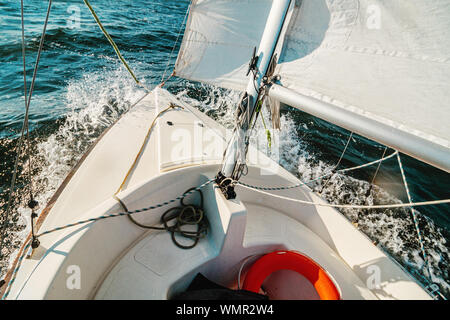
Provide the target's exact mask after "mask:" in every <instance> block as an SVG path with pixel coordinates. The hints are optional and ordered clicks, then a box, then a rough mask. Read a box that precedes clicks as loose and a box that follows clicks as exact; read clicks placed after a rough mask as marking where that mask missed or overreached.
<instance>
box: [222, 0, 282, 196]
mask: <svg viewBox="0 0 450 320" xmlns="http://www.w3.org/2000/svg"><path fill="white" fill-rule="evenodd" d="M290 5H291V0H274V1H273V4H272V7H271V9H270V13H269V16H268V18H267V22H266V26H265V29H264V33H263V35H262V37H261V41H260V44H259V48H258V50H256V48H255V49H254V50H253V54H252V57H251V59H250V62H249V67H248V70H247V76H249V82H248V84H247V89H246V91H245V92H244V94H243V95H242V97H241V100H240V102H239V104H238V107H237V111H236V126H235V129H234V132H233V135H232V137H231V140H230V141H229V143H228V146H227V149H226V150H225V153H224V160H223V164H222V168H221V171H220V172H219V173H218V174H217V176H216V183H217V184H218V185H219V187H220V188H221V190H222V192H223V193H224V195H225V197H226V198H227V199H234V198H235V197H236V193H235V192H234V186H235V184H236V182H237V181H238V180H239V179H240V177H241V175H242V174H243V172H244V170H245V169H246V167H247V165H246V156H247V151H248V145H249V138H250V131H251V126H250V124H251V122H252V119H253V117H254V115H255V114H256V113H257V112H255V111H256V109H257V106H258V103H259V101H260V100H261V93H262V90H261V88H262V86H264V85H266V84H267V81H268V80H269V78H268V77H267V76H266V75H267V71H268V69H269V65H270V64H271V62H272V57H273V55H274V52H275V49H276V47H277V44H278V40H279V38H280V33H281V31H282V29H283V25H284V23H285V18H286V16H287V13H288V10H289V7H290ZM250 73H252V74H250ZM270 76H272V75H270Z"/></svg>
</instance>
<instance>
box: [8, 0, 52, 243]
mask: <svg viewBox="0 0 450 320" xmlns="http://www.w3.org/2000/svg"><path fill="white" fill-rule="evenodd" d="M51 6H52V0H49V1H48V7H47V14H46V17H45V21H44V26H43V30H42V35H41V40H40V42H39V48H38V52H37V57H36V62H35V66H34V70H33V78H32V80H31V86H30V91H29V92H28V99H27V96H26V95H25V116H24V120H23V124H22V130H21V134H20V138H19V142H18V145H17V147H16V159H15V161H14V169H13V176H12V179H11V186H10V190H9V198H8V204H7V206H6V212H5V217H4V219H3V226H2V232H1V235H2V237H1V240H0V248H3V244H4V240H5V231H6V225H7V222H8V219H9V215H10V213H11V204H12V198H13V195H14V191H15V183H16V179H17V171H18V164H19V157H20V153H21V151H22V145H23V140H24V136H25V130H27V132H28V130H29V126H28V115H29V110H30V103H31V98H32V96H33V89H34V84H35V81H36V75H37V70H38V66H39V61H40V57H41V53H42V49H43V46H44V39H45V32H46V29H47V25H48V19H49V16H50V10H51ZM21 16H22V54H23V58H22V59H23V63H24V82H25V88H24V90H26V75H25V35H24V34H25V31H24V22H23V16H24V14H23V1H21ZM27 135H28V139H29V134H27ZM28 142H29V140H28ZM29 151H30V149H29ZM29 161H31V155H29ZM30 167H31V165H30ZM30 178H31V176H30ZM30 182H31V181H30ZM30 190H31V187H30ZM31 201H34V199H31V200H30V202H31ZM32 209H33V208H32ZM33 214H34V212H33V213H32V218H33ZM31 223H32V224H33V219H32V222H31Z"/></svg>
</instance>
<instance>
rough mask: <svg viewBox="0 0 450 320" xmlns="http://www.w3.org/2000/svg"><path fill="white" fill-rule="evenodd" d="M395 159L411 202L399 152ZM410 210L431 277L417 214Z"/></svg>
mask: <svg viewBox="0 0 450 320" xmlns="http://www.w3.org/2000/svg"><path fill="white" fill-rule="evenodd" d="M397 160H398V166H399V168H400V172H401V175H402V179H403V185H404V186H405V191H406V195H407V197H408V202H409V203H412V198H411V194H410V192H409V187H408V182H407V180H406V176H405V171H404V170H403V164H402V160H401V158H400V154H397ZM410 212H411V217H412V219H413V222H414V227H415V229H416V233H417V239H418V241H419V245H420V250H421V251H422V256H423V260H424V262H425V266H426V267H427V269H428V273H429V276H430V279H431V276H432V274H431V266H430V264H429V261H428V256H427V254H426V251H425V245H424V243H423V239H422V233H421V232H420V228H419V222H418V221H417V216H416V212H415V209H414V208H413V207H411V208H410Z"/></svg>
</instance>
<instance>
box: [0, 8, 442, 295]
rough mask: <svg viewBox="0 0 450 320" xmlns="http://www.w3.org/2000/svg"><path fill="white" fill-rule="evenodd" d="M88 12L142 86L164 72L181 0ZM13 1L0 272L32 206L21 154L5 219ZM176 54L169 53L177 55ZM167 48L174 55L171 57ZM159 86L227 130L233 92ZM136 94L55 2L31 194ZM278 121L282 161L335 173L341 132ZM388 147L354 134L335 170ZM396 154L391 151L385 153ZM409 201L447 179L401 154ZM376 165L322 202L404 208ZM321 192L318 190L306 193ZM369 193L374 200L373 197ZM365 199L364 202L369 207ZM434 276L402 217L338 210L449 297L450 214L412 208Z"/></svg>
mask: <svg viewBox="0 0 450 320" xmlns="http://www.w3.org/2000/svg"><path fill="white" fill-rule="evenodd" d="M47 4H48V2H47V1H42V0H24V5H25V12H24V14H25V44H26V74H27V79H28V87H29V85H30V80H31V76H32V72H33V69H34V63H35V59H36V54H37V50H38V46H39V41H40V37H41V32H42V26H43V21H44V18H45V13H46V10H47ZM92 5H93V7H94V9H95V10H96V12H97V14H98V16H99V18H100V19H101V21H102V22H103V24H104V26H105V28H106V29H107V30H108V32H109V33H110V34H111V36H112V37H113V39H114V41H115V42H116V43H117V45H118V47H119V48H120V50H121V53H122V55H123V56H124V57H125V59H126V60H127V62H128V63H129V64H130V66H131V68H132V69H133V70H134V71H135V74H136V75H137V77H138V78H139V79H140V80H141V81H143V83H145V85H146V86H147V87H150V88H152V87H154V86H156V85H157V84H159V83H160V81H161V77H162V75H163V73H164V71H165V70H166V69H167V70H168V71H167V72H168V74H170V72H171V70H172V68H173V65H174V63H175V59H176V53H177V51H178V48H179V44H180V42H176V39H177V36H178V34H179V32H180V28H181V31H182V30H183V29H182V27H183V20H184V16H185V13H186V10H187V8H188V5H189V1H187V0H133V1H130V0H129V1H125V0H119V1H117V0H115V1H112V0H95V1H92ZM20 19H21V18H20V1H19V0H0V159H1V161H0V205H1V209H0V216H1V219H0V222H1V223H2V225H3V224H5V223H6V226H7V230H8V232H7V236H8V238H7V239H6V241H5V243H4V244H5V246H4V247H3V248H1V250H0V267H1V271H0V276H1V275H2V274H3V273H4V272H5V269H6V267H7V265H8V261H9V259H11V257H12V256H14V250H15V249H16V248H17V247H18V246H19V245H20V243H21V240H23V236H24V234H25V233H26V232H28V231H29V223H28V220H27V217H28V216H29V212H28V210H27V209H26V206H25V205H24V204H25V203H26V201H27V199H28V198H27V195H28V191H29V188H30V187H29V186H30V185H29V183H28V181H27V177H28V176H27V174H28V172H29V168H28V167H27V166H26V165H24V164H25V163H26V160H27V155H26V153H25V152H22V154H21V158H20V159H21V161H20V165H19V176H18V185H17V191H16V192H15V195H14V199H13V200H14V201H13V211H12V215H11V217H10V219H8V220H5V219H4V214H5V209H6V203H7V200H8V194H9V185H10V182H11V177H12V168H13V164H14V158H15V154H16V153H15V152H16V150H15V148H16V146H17V141H18V136H19V134H20V130H21V126H22V122H23V118H24V111H25V108H24V92H23V71H22V70H23V67H22V45H21V20H20ZM174 46H175V47H174ZM172 49H174V54H172V55H171V52H172ZM166 88H167V89H168V90H169V91H171V92H173V93H175V94H177V95H178V96H179V97H180V98H181V99H184V100H186V101H188V102H190V103H193V104H194V105H195V106H198V107H199V108H200V109H201V110H202V111H205V112H207V114H208V115H210V116H212V117H213V118H215V119H217V120H218V121H219V122H222V123H224V124H228V125H229V124H230V121H231V119H232V117H231V116H230V114H231V113H232V111H233V108H234V103H235V102H236V100H237V98H238V94H236V93H233V92H229V91H226V90H222V89H218V88H213V87H211V86H207V85H202V84H198V83H193V82H189V81H186V80H182V79H176V78H172V79H171V80H170V81H169V82H168V83H167V85H166ZM142 93H143V91H142V88H140V87H139V86H137V85H136V84H135V83H134V81H133V79H132V78H131V77H130V76H129V74H128V73H127V72H126V70H125V69H124V67H123V66H122V65H121V64H120V62H119V61H118V59H117V56H116V55H115V53H114V51H113V49H112V47H111V46H110V45H109V43H108V41H107V40H106V38H105V37H104V36H103V34H102V33H101V31H100V29H99V28H98V26H97V24H96V23H95V21H94V19H93V17H92V15H91V14H90V12H89V10H88V9H87V7H86V6H85V5H84V3H83V1H82V0H67V1H53V4H52V8H51V14H50V19H49V25H48V27H47V32H46V37H45V44H44V51H43V53H42V56H41V60H40V64H39V68H38V73H37V78H36V86H35V89H34V93H33V98H32V101H31V105H30V130H31V142H32V143H31V149H32V154H33V157H32V167H31V175H32V177H33V190H32V191H33V193H34V194H35V196H36V197H37V198H38V199H39V200H40V202H41V205H42V206H43V203H45V201H48V199H49V198H50V197H51V195H52V194H53V192H54V191H55V190H56V188H57V187H58V186H59V184H60V183H61V182H62V180H63V179H64V177H65V176H66V175H67V173H68V172H69V171H70V169H71V168H72V167H73V166H74V165H75V163H76V162H77V160H78V159H79V158H80V157H81V156H82V154H83V152H85V151H86V149H87V148H88V147H89V145H91V143H92V142H94V141H95V139H96V138H97V137H98V136H99V135H100V134H101V132H102V131H103V130H104V129H106V128H107V127H108V126H110V125H111V124H112V123H113V122H114V120H115V119H117V118H118V117H119V116H120V114H122V113H124V112H126V111H127V110H128V108H129V107H130V105H132V103H133V102H134V101H136V100H137V99H138V98H139V97H140V96H141V95H142ZM282 115H283V117H282V120H283V123H284V124H285V128H286V130H289V132H287V133H283V135H282V140H281V141H280V144H281V145H282V148H281V150H282V151H283V152H282V154H281V159H280V160H281V161H280V163H281V164H282V165H283V166H284V167H285V168H287V169H288V170H289V171H291V172H292V173H294V174H296V175H297V176H299V177H300V178H303V179H305V180H308V179H309V178H311V177H314V176H317V175H319V174H320V173H321V172H323V171H325V170H326V169H327V168H330V167H332V166H333V165H334V164H335V163H336V162H337V160H338V159H339V156H340V154H341V152H342V149H343V147H344V145H345V143H346V139H347V137H348V135H349V132H347V131H346V130H344V129H341V128H339V127H336V126H334V125H332V124H330V123H327V122H325V121H323V120H320V119H317V118H315V117H312V116H310V115H307V114H305V113H302V112H300V111H296V110H293V109H291V108H289V107H287V106H285V107H284V108H283V111H282ZM383 150H384V147H383V146H380V145H379V144H377V143H375V142H372V141H370V140H368V139H365V138H363V137H360V136H357V135H355V136H354V137H353V139H352V141H351V143H350V145H349V149H348V151H347V152H346V154H345V157H344V159H343V161H342V163H341V166H342V167H350V166H355V165H360V164H363V163H366V162H369V161H373V160H376V159H378V158H380V157H381V155H382V153H383ZM391 152H392V150H388V152H387V154H390V153H391ZM402 159H403V161H404V165H405V172H406V177H407V180H408V183H409V187H410V190H411V194H412V198H413V200H414V201H426V200H432V199H443V198H450V175H449V174H448V173H445V172H442V171H440V170H438V169H435V168H433V167H430V166H429V165H426V164H423V163H421V162H419V161H417V160H415V159H412V158H410V157H407V156H402ZM375 169H376V166H375V167H370V168H368V169H364V170H358V171H355V172H352V173H350V174H349V175H347V176H341V175H337V176H335V177H333V179H332V180H331V181H330V183H329V184H328V185H327V187H326V189H325V190H324V193H323V196H324V197H325V198H326V199H328V200H329V201H332V202H336V203H347V202H349V201H351V202H352V203H355V204H356V203H358V204H359V203H361V204H362V203H367V201H371V202H373V203H384V202H386V201H391V200H397V199H399V200H402V201H406V200H407V199H406V194H405V191H404V187H403V183H402V178H401V175H400V171H399V167H398V164H397V161H396V159H395V158H392V159H390V160H388V161H386V162H385V163H383V165H382V167H381V169H380V172H379V173H378V175H377V177H376V180H375V184H376V185H377V186H378V188H375V189H374V190H375V191H374V194H368V186H369V185H370V184H369V183H368V182H370V181H371V180H372V177H373V175H374V171H375ZM313 187H314V188H315V189H316V190H320V189H321V187H322V186H321V185H320V184H317V185H315V186H313ZM368 196H369V197H368ZM368 198H369V199H370V200H368ZM418 211H419V212H418V218H419V226H420V227H421V230H422V233H423V236H424V242H425V247H426V249H427V253H428V255H429V259H430V263H431V265H432V274H431V275H430V274H427V271H426V270H424V269H423V266H424V264H423V259H422V257H421V254H420V250H419V244H418V241H417V235H416V231H415V229H414V225H413V224H412V221H411V217H410V215H409V211H407V210H384V211H383V210H371V211H369V210H365V211H364V210H359V211H355V210H353V211H351V210H350V211H343V213H344V214H345V215H346V216H347V218H348V219H350V220H351V221H352V222H354V223H355V224H357V225H358V228H360V229H361V230H362V231H363V232H365V233H366V234H367V235H368V236H369V237H370V238H371V239H373V240H374V242H376V243H378V244H379V245H380V247H382V248H383V249H384V250H386V251H388V252H389V253H391V254H392V255H393V257H394V258H395V259H397V260H398V261H399V262H400V263H401V264H402V265H403V266H405V268H407V269H408V270H409V271H410V272H412V273H415V275H416V276H417V277H418V279H419V280H420V276H419V274H424V273H425V276H427V277H428V278H430V279H431V280H432V281H433V282H435V283H437V284H438V285H439V286H440V288H441V290H442V291H443V292H444V293H445V294H446V295H447V296H450V275H449V270H450V268H449V262H450V254H449V252H450V247H449V240H450V215H449V213H450V206H448V205H441V206H431V207H421V208H420V209H419V210H418Z"/></svg>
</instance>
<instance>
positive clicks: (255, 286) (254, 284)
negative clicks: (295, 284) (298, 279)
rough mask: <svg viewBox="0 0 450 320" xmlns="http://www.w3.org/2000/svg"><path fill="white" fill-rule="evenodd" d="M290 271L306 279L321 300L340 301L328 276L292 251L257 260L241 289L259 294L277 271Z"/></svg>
mask: <svg viewBox="0 0 450 320" xmlns="http://www.w3.org/2000/svg"><path fill="white" fill-rule="evenodd" d="M283 269H284V270H286V269H287V270H292V271H295V272H298V273H300V274H301V275H303V276H304V277H305V278H307V279H308V280H309V281H310V282H311V283H312V284H313V285H314V288H315V289H316V291H317V293H318V294H319V296H320V299H321V300H340V298H341V297H340V293H339V290H338V288H337V287H336V285H335V284H334V282H333V281H332V280H331V279H330V277H329V276H328V274H327V273H326V272H325V270H323V269H322V268H321V267H320V266H319V265H318V264H317V263H315V262H314V261H313V260H311V259H310V258H308V257H306V256H304V255H302V254H300V253H298V252H294V251H275V252H271V253H269V254H266V255H264V256H263V257H261V258H260V259H258V260H257V261H256V262H255V263H254V264H253V265H252V267H251V268H250V270H249V271H248V273H247V275H246V277H245V281H244V286H243V288H244V289H245V290H248V291H252V292H259V289H260V287H261V285H262V283H263V282H264V280H265V279H266V278H267V277H268V276H269V275H270V274H272V273H273V272H275V271H278V270H283Z"/></svg>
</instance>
